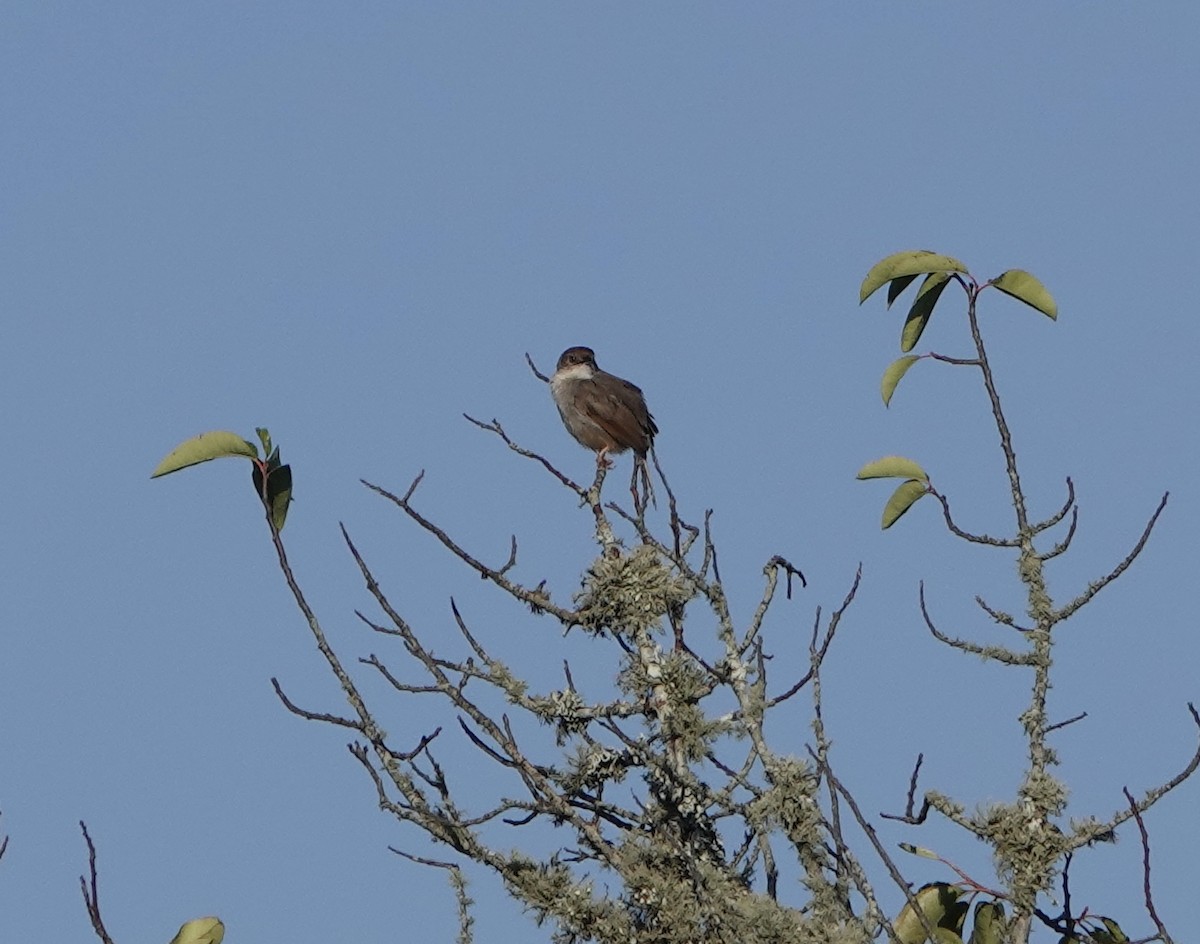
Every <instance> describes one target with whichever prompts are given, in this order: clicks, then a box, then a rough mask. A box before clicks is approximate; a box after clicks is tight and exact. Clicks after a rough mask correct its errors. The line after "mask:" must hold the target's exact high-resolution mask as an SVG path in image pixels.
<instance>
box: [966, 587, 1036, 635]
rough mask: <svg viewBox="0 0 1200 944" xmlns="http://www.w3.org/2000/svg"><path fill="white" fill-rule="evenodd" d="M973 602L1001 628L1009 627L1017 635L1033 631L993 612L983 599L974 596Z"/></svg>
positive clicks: (1006, 615)
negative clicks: (1017, 633)
mask: <svg viewBox="0 0 1200 944" xmlns="http://www.w3.org/2000/svg"><path fill="white" fill-rule="evenodd" d="M975 602H976V603H978V604H979V608H980V609H982V610H983V612H985V613H986V614H987V615H988V616H990V617H991V618H992V620H993V621H994V622H996V623H999V624H1000V625H1001V626H1009V627H1011V628H1012V629H1015V630H1016V631H1017V632H1019V633H1029V632H1033V630H1032V629H1030V628H1029V627H1027V626H1018V625H1017V622H1016V620H1014V619H1013V618H1012V617H1011V616H1010V615H1009V614H1007V613H1002V612H1000V611H999V610H993V609H992V608H991V607H990V606H988V604H987V602H986V601H985V600H984V599H983V597H981V596H976V597H975Z"/></svg>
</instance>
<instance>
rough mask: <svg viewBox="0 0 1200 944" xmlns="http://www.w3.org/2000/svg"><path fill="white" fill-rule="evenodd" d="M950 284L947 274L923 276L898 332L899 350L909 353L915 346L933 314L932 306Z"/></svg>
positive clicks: (934, 273)
mask: <svg viewBox="0 0 1200 944" xmlns="http://www.w3.org/2000/svg"><path fill="white" fill-rule="evenodd" d="M949 284H950V274H949V273H948V272H933V273H931V274H929V275H927V276H925V281H924V282H922V283H921V287H920V288H919V289H917V297H916V298H915V299H913V303H912V307H911V308H910V309H909V310H908V316H907V317H906V318H905V319H904V329H903V330H902V331H901V332H900V350H902V351H911V350H912V349H913V348H914V347H916V346H917V342H918V341H919V340H920V339H921V335H922V334H923V333H924V331H925V326H926V325H927V324H929V317H930V315H932V314H933V306H934V305H936V304H937V303H938V299H939V298H941V297H942V292H943V291H945V289H946V286H947V285H949Z"/></svg>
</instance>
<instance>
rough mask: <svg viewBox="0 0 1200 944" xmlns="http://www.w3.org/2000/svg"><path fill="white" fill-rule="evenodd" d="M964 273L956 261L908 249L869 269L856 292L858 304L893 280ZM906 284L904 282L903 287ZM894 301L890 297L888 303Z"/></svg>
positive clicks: (893, 298)
mask: <svg viewBox="0 0 1200 944" xmlns="http://www.w3.org/2000/svg"><path fill="white" fill-rule="evenodd" d="M966 271H967V267H966V266H965V265H963V264H962V263H961V262H959V261H958V260H957V259H952V258H951V257H950V256H943V255H939V254H938V253H936V252H930V251H929V250H927V249H909V250H905V251H904V252H895V253H892V254H891V255H890V256H888V257H887V258H886V259H882V260H880V261H879V262H877V263H875V265H873V266H872V267H871V271H870V272H868V273H867V277H866V278H865V279H863V283H862V286H861V287H860V288H859V290H858V303H859V304H860V305H861V304H862V303H863V302H865V301H866V300H867V299H868V298H870V297H871V296H872V295H873V294H874V293H875V292H876V291H877V290H878V289H879V288H880V287H882V286H884V285H886V284H887V283H888V282H890V281H892V280H893V279H901V278H904V277H905V276H909V275H924V274H926V273H928V272H966ZM907 284H908V283H907V282H906V283H905V286H906V285H907ZM899 291H901V292H902V291H904V286H901V288H900V290H899ZM889 294H890V293H889ZM896 294H899V292H897V293H896ZM894 300H895V296H892V299H891V300H890V301H894ZM890 301H889V303H890Z"/></svg>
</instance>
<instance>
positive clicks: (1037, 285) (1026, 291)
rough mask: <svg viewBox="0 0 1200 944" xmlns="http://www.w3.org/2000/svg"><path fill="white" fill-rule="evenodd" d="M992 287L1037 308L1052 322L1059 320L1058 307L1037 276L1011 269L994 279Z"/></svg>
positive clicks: (1021, 270)
mask: <svg viewBox="0 0 1200 944" xmlns="http://www.w3.org/2000/svg"><path fill="white" fill-rule="evenodd" d="M992 285H994V286H995V287H996V288H998V289H1000V291H1002V292H1003V293H1004V294H1005V295H1011V296H1012V297H1013V298H1015V299H1017V300H1018V301H1022V302H1024V303H1025V304H1026V305H1028V306H1029V307H1030V308H1036V309H1037V310H1038V311H1040V312H1041V313H1042V314H1043V315H1045V316H1046V317H1048V318H1050V319H1051V320H1057V319H1058V305H1057V304H1056V303H1055V301H1054V298H1053V296H1051V294H1050V293H1049V292H1048V291H1046V286H1044V285H1043V284H1042V283H1041V282H1040V281H1038V279H1037V277H1036V276H1033V275H1030V274H1029V273H1028V272H1026V271H1024V270H1023V269H1009V270H1008V271H1007V272H1005V273H1003V274H1001V275H998V276H996V278H994V279H992Z"/></svg>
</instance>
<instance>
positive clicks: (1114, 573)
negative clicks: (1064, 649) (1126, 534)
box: [1054, 492, 1171, 623]
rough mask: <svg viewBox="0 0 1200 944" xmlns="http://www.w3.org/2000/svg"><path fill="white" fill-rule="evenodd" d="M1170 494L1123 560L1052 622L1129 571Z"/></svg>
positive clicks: (1059, 612)
mask: <svg viewBox="0 0 1200 944" xmlns="http://www.w3.org/2000/svg"><path fill="white" fill-rule="evenodd" d="M1170 495H1171V493H1170V492H1164V493H1163V497H1162V500H1161V501H1159V503H1158V507H1157V508H1155V509H1154V514H1152V515H1151V516H1150V520H1149V521H1147V522H1146V527H1145V529H1144V530H1143V531H1142V536H1141V537H1140V538H1138V541H1137V543H1136V544H1135V545H1134V546H1133V550H1131V551H1130V552H1129V553H1128V554H1126V555H1125V557H1124V559H1123V560H1122V561H1121V562H1120V563H1119V564H1117V566H1116V567H1114V568H1113V569H1112V570H1110V571H1109V572H1108V573H1107V574H1105V575H1104V576H1103V577H1101V578H1100V579H1099V580H1097V581H1095V582H1094V583H1091V584H1089V585H1088V588H1087V589H1086V590H1085V591H1084V592H1083V593H1081V594H1080V595H1079V596H1077V597H1076V598H1075V599H1074V600H1072V601H1071V602H1070V603H1068V604H1067V605H1066V606H1064V607H1062V608H1061V609H1060V610H1058V611H1057V612H1056V613H1055V614H1054V622H1056V623H1058V622H1061V621H1062V620H1065V619H1068V618H1070V617H1071V616H1072V615H1073V614H1074V613H1075V612H1076V611H1078V610H1079V608H1080V607H1082V606H1083V605H1084V604H1086V603H1087V602H1088V601H1089V600H1091V599H1092V597H1094V596H1095V595H1096V594H1097V593H1099V592H1100V591H1101V590H1103V589H1104V588H1105V587H1107V586H1108V585H1109V584H1110V583H1112V582H1113V581H1114V580H1116V579H1117V578H1118V577H1120V576H1121V574H1123V573H1125V571H1126V570H1128V569H1129V565H1130V564H1132V563H1133V562H1134V561H1135V560H1137V558H1138V555H1140V554H1141V553H1142V549H1143V548H1144V547H1145V546H1146V542H1147V541H1148V540H1150V532H1151V531H1153V530H1154V525H1155V523H1156V522H1157V521H1158V516H1159V515H1161V514H1162V513H1163V509H1164V508H1166V507H1167V499H1168V498H1169V497H1170Z"/></svg>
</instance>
